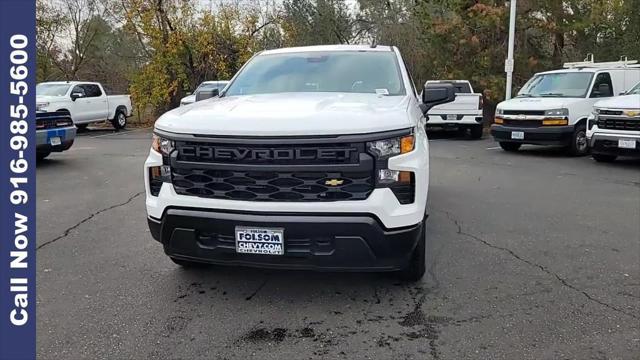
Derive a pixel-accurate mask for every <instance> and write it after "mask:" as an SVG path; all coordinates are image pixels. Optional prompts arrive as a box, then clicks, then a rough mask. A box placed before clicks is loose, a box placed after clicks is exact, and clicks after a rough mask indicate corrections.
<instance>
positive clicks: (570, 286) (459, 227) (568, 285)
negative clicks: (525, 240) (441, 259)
mask: <svg viewBox="0 0 640 360" xmlns="http://www.w3.org/2000/svg"><path fill="white" fill-rule="evenodd" d="M443 212H444V214H445V215H446V216H447V218H448V219H449V220H451V221H452V222H453V223H454V224H455V226H456V227H457V233H458V234H460V235H463V236H466V237H467V238H470V239H472V240H475V241H476V242H479V243H481V244H483V245H485V246H487V247H490V248H492V249H496V250H500V251H502V252H505V253H507V254H509V255H511V257H513V258H515V259H517V260H518V261H520V262H523V263H525V264H527V265H529V266H532V267H536V268H538V269H540V270H541V271H542V272H544V273H546V274H548V275H550V276H551V277H554V278H555V279H556V280H558V282H560V283H561V284H562V285H563V286H564V287H566V288H568V289H571V290H573V291H575V292H577V293H580V294H582V295H583V296H584V297H585V298H587V300H589V301H591V302H594V303H597V304H599V305H601V306H604V307H606V308H609V309H611V310H613V311H615V312H617V313H620V314H623V315H627V316H630V317H632V318H634V319H640V317H639V316H637V315H635V314H633V313H630V312H627V311H625V310H623V309H620V308H619V307H617V306H615V305H611V304H609V303H606V302H604V301H602V300H599V299H597V298H595V297H593V296H592V295H591V294H589V293H588V292H586V291H585V290H582V289H580V288H578V287H577V286H575V285H573V284H571V283H570V282H568V281H567V280H566V279H565V278H563V277H561V276H560V275H558V274H557V273H555V272H553V271H551V270H550V269H549V268H547V267H546V266H544V265H540V264H538V263H535V262H533V261H531V260H528V259H525V258H523V257H522V256H520V255H518V254H517V253H515V252H514V251H513V250H511V249H509V248H506V247H502V246H498V245H494V244H492V243H490V242H488V241H487V240H484V239H482V238H481V237H479V236H476V235H473V234H470V233H468V232H465V231H464V230H463V229H462V225H461V224H460V221H458V220H457V219H456V218H454V217H453V216H452V215H451V213H449V212H448V211H443Z"/></svg>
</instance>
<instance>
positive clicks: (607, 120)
mask: <svg viewBox="0 0 640 360" xmlns="http://www.w3.org/2000/svg"><path fill="white" fill-rule="evenodd" d="M588 121H589V124H588V131H587V138H588V139H589V146H590V147H591V156H593V158H594V159H595V160H596V161H600V162H611V161H614V160H615V159H616V158H617V157H618V156H633V157H640V83H638V84H637V85H636V86H635V87H634V88H633V89H631V90H629V91H628V92H627V93H625V94H624V95H622V96H617V97H614V98H611V99H608V100H602V101H598V102H597V103H596V104H595V106H594V111H593V113H592V114H591V116H589V120H588Z"/></svg>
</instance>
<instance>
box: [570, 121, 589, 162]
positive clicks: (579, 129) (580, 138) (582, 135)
mask: <svg viewBox="0 0 640 360" xmlns="http://www.w3.org/2000/svg"><path fill="white" fill-rule="evenodd" d="M587 152H589V144H588V142H587V128H586V127H585V126H584V125H578V126H576V129H575V131H574V132H573V137H572V138H571V145H569V153H570V154H571V155H573V156H583V155H586V154H587Z"/></svg>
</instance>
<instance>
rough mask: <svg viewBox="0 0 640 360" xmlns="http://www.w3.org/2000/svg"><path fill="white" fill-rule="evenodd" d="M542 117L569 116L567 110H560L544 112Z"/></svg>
mask: <svg viewBox="0 0 640 360" xmlns="http://www.w3.org/2000/svg"><path fill="white" fill-rule="evenodd" d="M544 116H569V109H566V108H562V109H552V110H545V112H544Z"/></svg>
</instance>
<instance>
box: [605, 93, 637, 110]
mask: <svg viewBox="0 0 640 360" xmlns="http://www.w3.org/2000/svg"><path fill="white" fill-rule="evenodd" d="M595 107H597V108H607V109H640V95H623V96H616V97H613V98H609V99H606V100H600V101H598V102H597V103H596V104H595Z"/></svg>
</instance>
